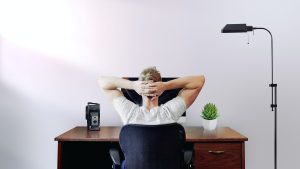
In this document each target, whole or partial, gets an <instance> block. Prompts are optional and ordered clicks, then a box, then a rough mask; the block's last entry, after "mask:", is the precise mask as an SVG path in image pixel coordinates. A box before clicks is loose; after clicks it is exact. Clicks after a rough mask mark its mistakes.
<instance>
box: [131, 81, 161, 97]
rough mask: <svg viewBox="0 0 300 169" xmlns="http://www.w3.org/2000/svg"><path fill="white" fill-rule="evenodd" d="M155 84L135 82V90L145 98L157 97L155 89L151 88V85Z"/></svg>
mask: <svg viewBox="0 0 300 169" xmlns="http://www.w3.org/2000/svg"><path fill="white" fill-rule="evenodd" d="M151 83H153V82H152V81H134V82H133V89H134V90H135V91H136V92H137V93H138V94H139V95H144V96H156V94H155V91H156V90H155V89H153V88H150V87H149V84H151Z"/></svg>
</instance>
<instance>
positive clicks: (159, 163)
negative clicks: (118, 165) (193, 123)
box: [119, 123, 185, 169]
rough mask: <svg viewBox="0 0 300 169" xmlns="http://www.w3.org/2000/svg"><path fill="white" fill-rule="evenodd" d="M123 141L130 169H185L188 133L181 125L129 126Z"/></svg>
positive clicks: (123, 135)
mask: <svg viewBox="0 0 300 169" xmlns="http://www.w3.org/2000/svg"><path fill="white" fill-rule="evenodd" d="M119 139H120V146H121V149H122V151H123V153H124V156H125V160H126V163H125V168H126V169H182V168H183V163H184V159H183V158H184V157H183V156H184V155H183V152H184V148H183V147H184V144H185V131H184V128H183V127H182V126H181V125H180V124H178V123H172V124H163V125H137V124H129V125H125V126H124V127H122V129H121V132H120V137H119Z"/></svg>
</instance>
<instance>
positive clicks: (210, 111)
mask: <svg viewBox="0 0 300 169" xmlns="http://www.w3.org/2000/svg"><path fill="white" fill-rule="evenodd" d="M218 117H219V114H218V109H217V107H216V105H215V104H213V103H207V104H206V105H205V106H204V108H203V110H202V118H204V119H206V120H214V119H216V118H218Z"/></svg>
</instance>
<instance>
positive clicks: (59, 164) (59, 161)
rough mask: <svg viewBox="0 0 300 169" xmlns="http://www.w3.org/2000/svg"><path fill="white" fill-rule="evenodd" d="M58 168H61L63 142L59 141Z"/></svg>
mask: <svg viewBox="0 0 300 169" xmlns="http://www.w3.org/2000/svg"><path fill="white" fill-rule="evenodd" d="M57 169H61V142H60V141H59V142H58V150H57Z"/></svg>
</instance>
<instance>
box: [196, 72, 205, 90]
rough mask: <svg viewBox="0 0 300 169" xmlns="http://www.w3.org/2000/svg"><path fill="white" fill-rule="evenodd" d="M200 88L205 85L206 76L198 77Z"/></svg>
mask: <svg viewBox="0 0 300 169" xmlns="http://www.w3.org/2000/svg"><path fill="white" fill-rule="evenodd" d="M197 81H198V88H200V89H201V88H202V87H203V85H204V83H205V76H204V75H200V76H199V77H198V80H197Z"/></svg>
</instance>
